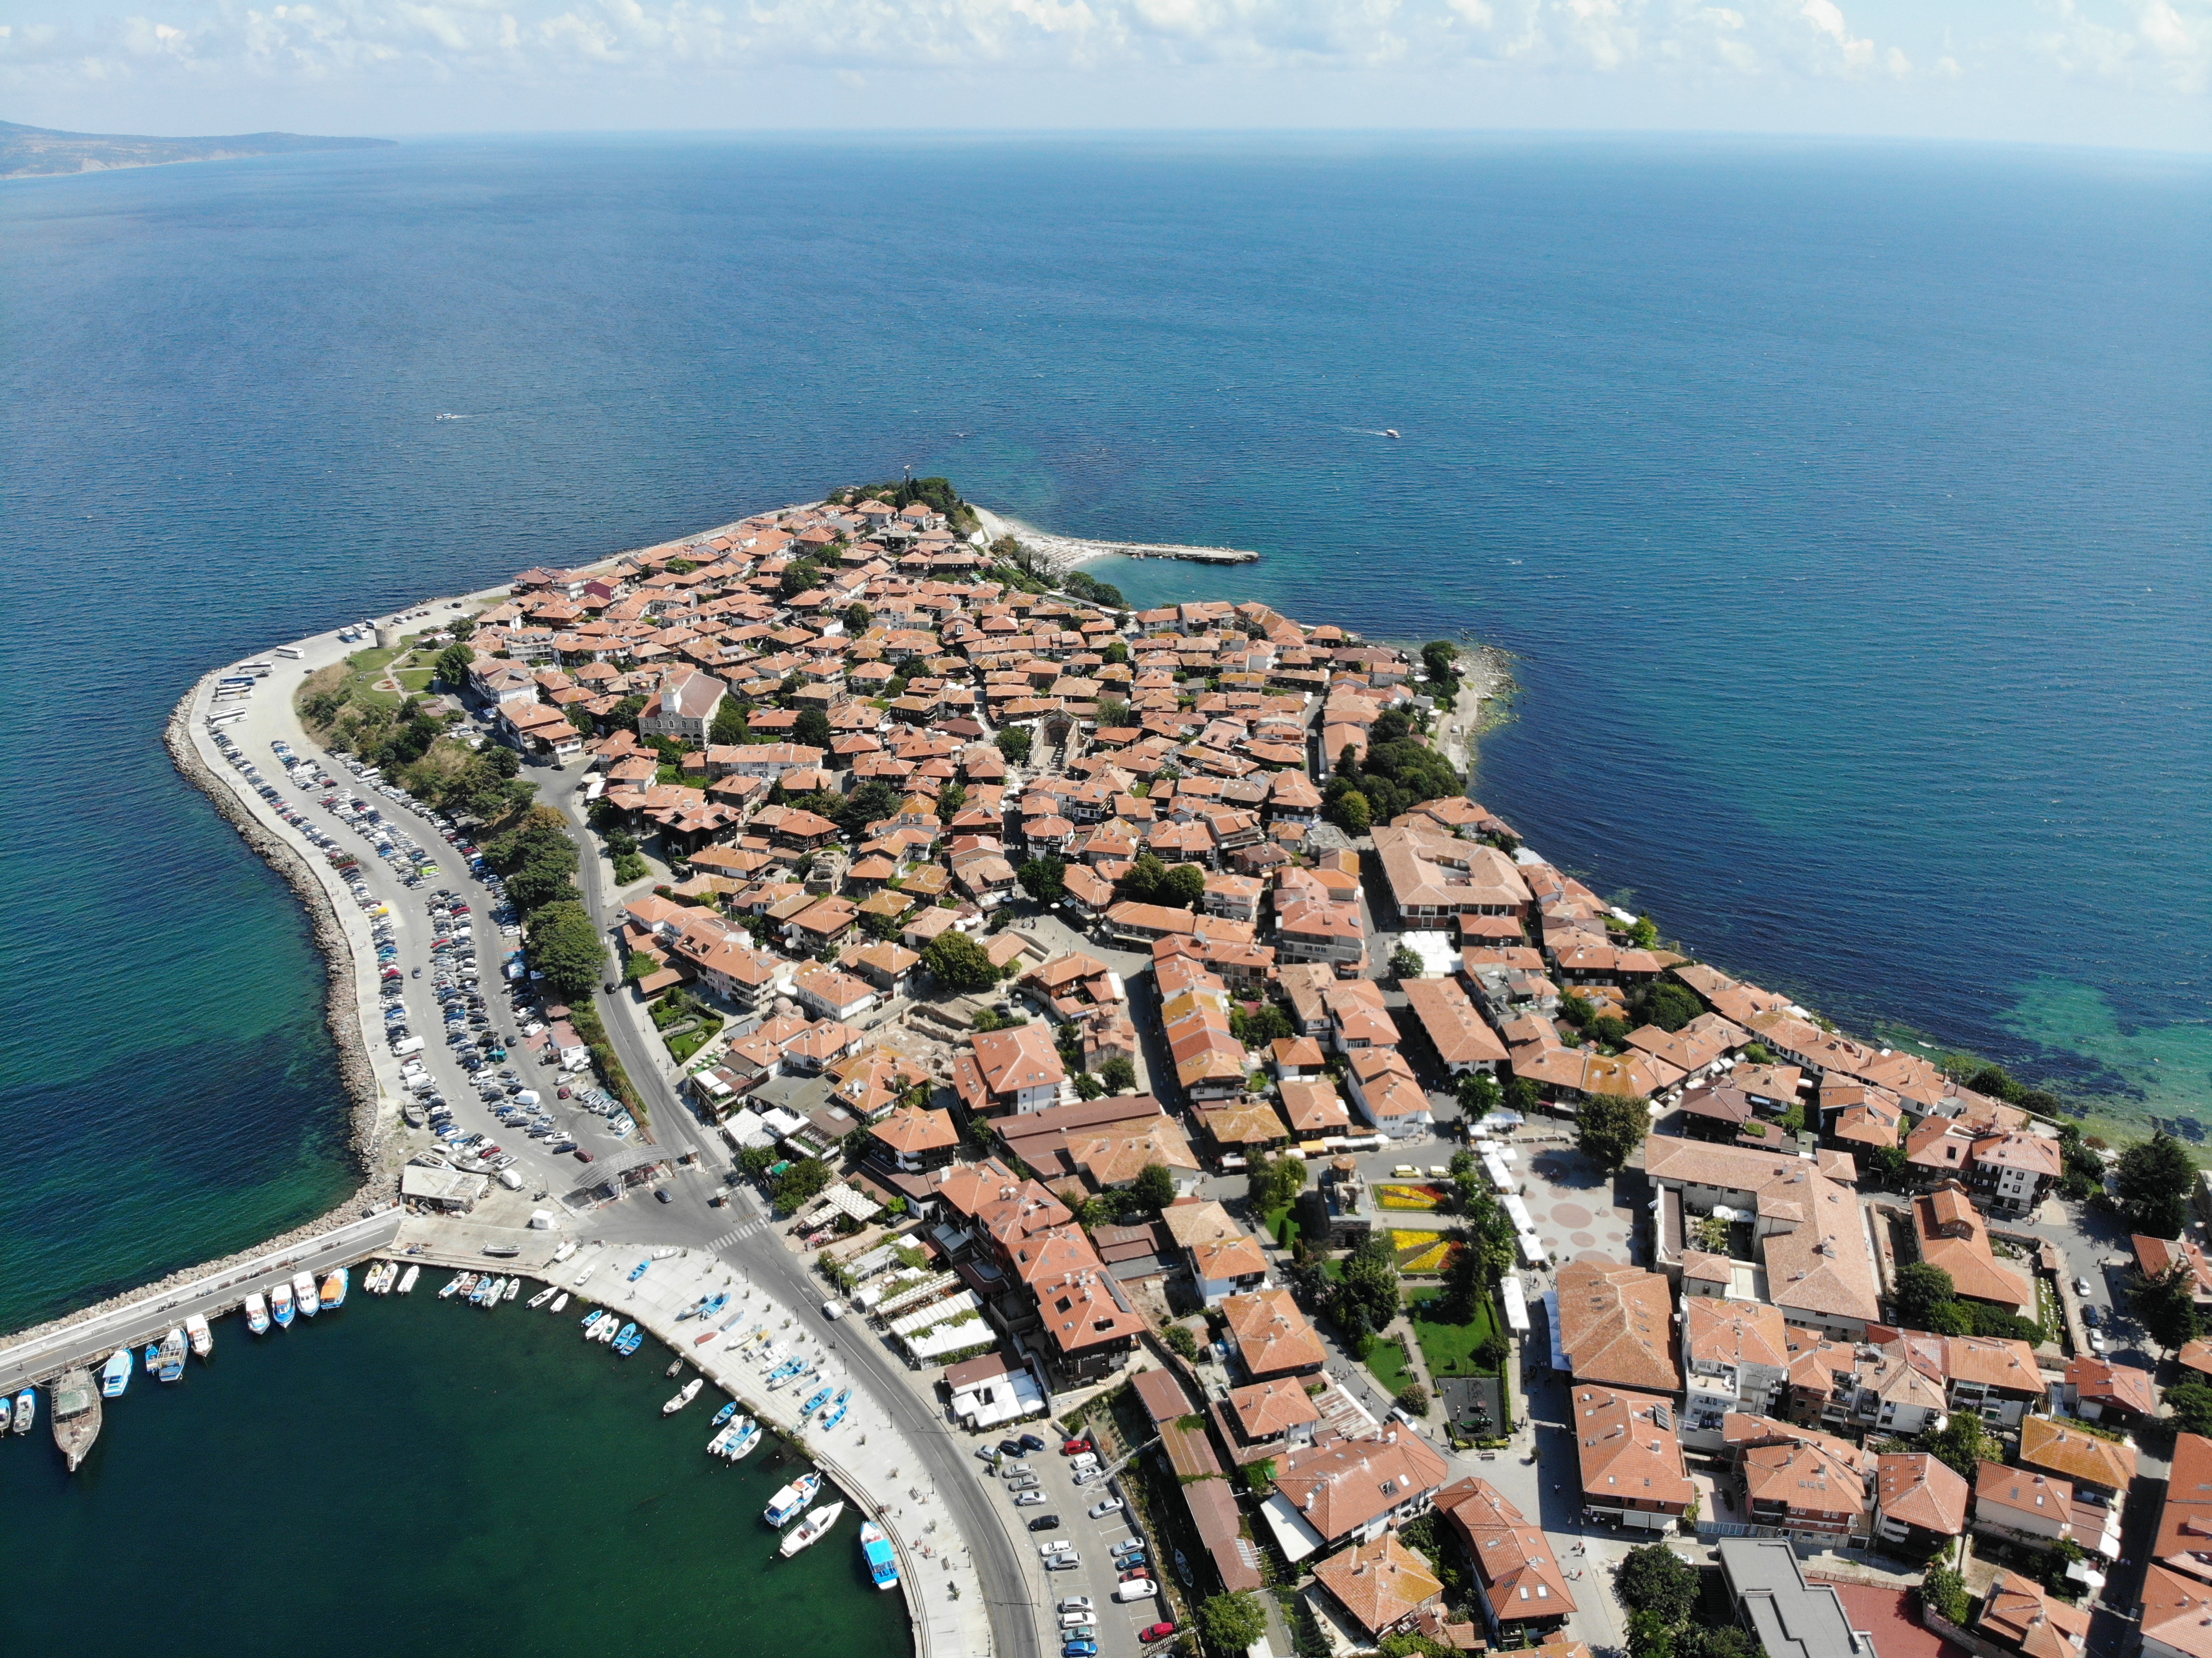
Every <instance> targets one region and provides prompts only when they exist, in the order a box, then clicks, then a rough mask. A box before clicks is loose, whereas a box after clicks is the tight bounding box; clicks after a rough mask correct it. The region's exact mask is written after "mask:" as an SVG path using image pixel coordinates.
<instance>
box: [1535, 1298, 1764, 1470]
mask: <svg viewBox="0 0 2212 1658" xmlns="http://www.w3.org/2000/svg"><path fill="white" fill-rule="evenodd" d="M1661 1281H1662V1283H1663V1282H1664V1281H1665V1280H1664V1279H1662V1280H1661ZM1577 1374H1578V1375H1579V1372H1578V1373H1577ZM1682 1376H1683V1380H1684V1383H1685V1388H1686V1397H1685V1399H1684V1402H1683V1408H1682V1423H1681V1428H1680V1433H1681V1436H1682V1442H1683V1443H1684V1444H1685V1445H1687V1446H1689V1447H1691V1448H1692V1449H1695V1450H1717V1449H1719V1448H1720V1447H1721V1446H1722V1444H1723V1426H1724V1424H1725V1423H1726V1421H1727V1418H1728V1417H1729V1414H1730V1413H1731V1412H1742V1413H1744V1414H1747V1415H1751V1416H1771V1415H1772V1414H1773V1413H1774V1410H1775V1406H1776V1403H1777V1400H1778V1399H1780V1398H1781V1397H1782V1396H1783V1395H1784V1394H1785V1393H1786V1392H1787V1390H1788V1388H1789V1382H1790V1339H1789V1333H1788V1331H1787V1329H1786V1328H1785V1327H1784V1324H1783V1321H1782V1314H1781V1311H1780V1310H1779V1309H1777V1308H1773V1307H1768V1306H1764V1305H1762V1304H1760V1303H1756V1302H1739V1301H1729V1300H1724V1299H1722V1298H1719V1297H1711V1296H1686V1297H1684V1298H1683V1301H1682Z"/></svg>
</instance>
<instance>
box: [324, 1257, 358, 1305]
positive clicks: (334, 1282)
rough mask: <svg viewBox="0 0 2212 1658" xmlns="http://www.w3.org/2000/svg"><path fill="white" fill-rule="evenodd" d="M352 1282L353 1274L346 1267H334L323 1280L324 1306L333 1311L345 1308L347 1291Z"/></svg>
mask: <svg viewBox="0 0 2212 1658" xmlns="http://www.w3.org/2000/svg"><path fill="white" fill-rule="evenodd" d="M352 1281H353V1274H352V1273H351V1272H348V1271H347V1270H346V1269H345V1268H344V1267H343V1266H333V1267H332V1268H331V1270H330V1272H329V1273H328V1274H327V1275H326V1276H325V1278H324V1279H323V1288H322V1302H323V1305H324V1306H325V1307H328V1308H330V1309H332V1310H333V1311H335V1310H337V1309H338V1308H340V1307H343V1306H344V1305H345V1298H346V1290H347V1288H348V1287H349V1285H350V1284H351V1283H352Z"/></svg>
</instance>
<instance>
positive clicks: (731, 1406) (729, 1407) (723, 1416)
mask: <svg viewBox="0 0 2212 1658" xmlns="http://www.w3.org/2000/svg"><path fill="white" fill-rule="evenodd" d="M737 1413H738V1401H737V1400H734V1399H733V1400H731V1401H730V1402H729V1403H728V1404H726V1405H725V1406H722V1408H721V1409H720V1410H719V1411H717V1412H714V1423H713V1424H712V1425H713V1426H714V1427H717V1428H719V1427H720V1426H721V1425H722V1424H724V1423H725V1422H727V1421H728V1420H729V1419H730V1418H732V1417H733V1416H735V1415H736V1414H737Z"/></svg>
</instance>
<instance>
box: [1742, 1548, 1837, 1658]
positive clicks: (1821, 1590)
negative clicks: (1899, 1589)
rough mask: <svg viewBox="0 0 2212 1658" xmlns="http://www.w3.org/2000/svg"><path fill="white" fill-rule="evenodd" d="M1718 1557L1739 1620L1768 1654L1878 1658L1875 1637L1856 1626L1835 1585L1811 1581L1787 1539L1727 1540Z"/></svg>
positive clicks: (1817, 1657) (1818, 1657)
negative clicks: (1806, 1576) (1808, 1579)
mask: <svg viewBox="0 0 2212 1658" xmlns="http://www.w3.org/2000/svg"><path fill="white" fill-rule="evenodd" d="M1717 1553H1718V1554H1719V1555H1720V1558H1721V1579H1722V1582H1723V1583H1725V1584H1726V1585H1727V1588H1728V1595H1729V1602H1730V1604H1732V1605H1733V1606H1735V1615H1736V1621H1737V1622H1738V1623H1739V1624H1741V1625H1742V1626H1743V1628H1744V1629H1745V1630H1746V1631H1747V1632H1748V1633H1749V1634H1750V1636H1751V1638H1752V1639H1753V1641H1755V1642H1756V1643H1759V1646H1761V1647H1763V1648H1765V1649H1766V1651H1767V1652H1768V1653H1769V1654H1771V1655H1781V1654H1784V1653H1787V1654H1790V1655H1792V1658H1875V1643H1874V1637H1873V1636H1872V1635H1871V1634H1869V1633H1868V1632H1867V1631H1863V1630H1855V1629H1853V1628H1852V1627H1851V1619H1850V1613H1849V1612H1847V1611H1845V1610H1844V1601H1843V1597H1842V1596H1841V1595H1840V1594H1837V1593H1836V1590H1835V1588H1834V1587H1833V1586H1832V1585H1831V1584H1827V1583H1808V1582H1806V1580H1805V1571H1804V1568H1803V1567H1802V1565H1801V1564H1799V1562H1798V1559H1797V1550H1796V1545H1794V1544H1793V1543H1791V1542H1790V1540H1788V1539H1786V1538H1779V1537H1758V1538H1753V1537H1724V1538H1723V1539H1722V1540H1720V1543H1719V1545H1718V1546H1717Z"/></svg>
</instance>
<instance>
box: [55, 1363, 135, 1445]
mask: <svg viewBox="0 0 2212 1658" xmlns="http://www.w3.org/2000/svg"><path fill="white" fill-rule="evenodd" d="M125 1351H126V1352H127V1351H129V1350H128V1349H127V1348H126V1349H125ZM53 1408H54V1448H55V1449H57V1450H58V1451H59V1452H60V1453H61V1454H62V1457H63V1459H64V1461H66V1462H68V1464H69V1471H70V1473H76V1469H77V1464H79V1463H80V1462H82V1461H84V1456H85V1453H86V1452H87V1451H89V1450H90V1449H91V1448H92V1442H93V1441H94V1440H95V1439H97V1438H99V1437H100V1388H95V1387H94V1386H93V1382H92V1372H91V1371H89V1370H85V1369H83V1368H82V1366H80V1367H78V1368H77V1369H76V1370H64V1372H62V1377H61V1380H60V1381H58V1382H55V1383H54V1407H53Z"/></svg>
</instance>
